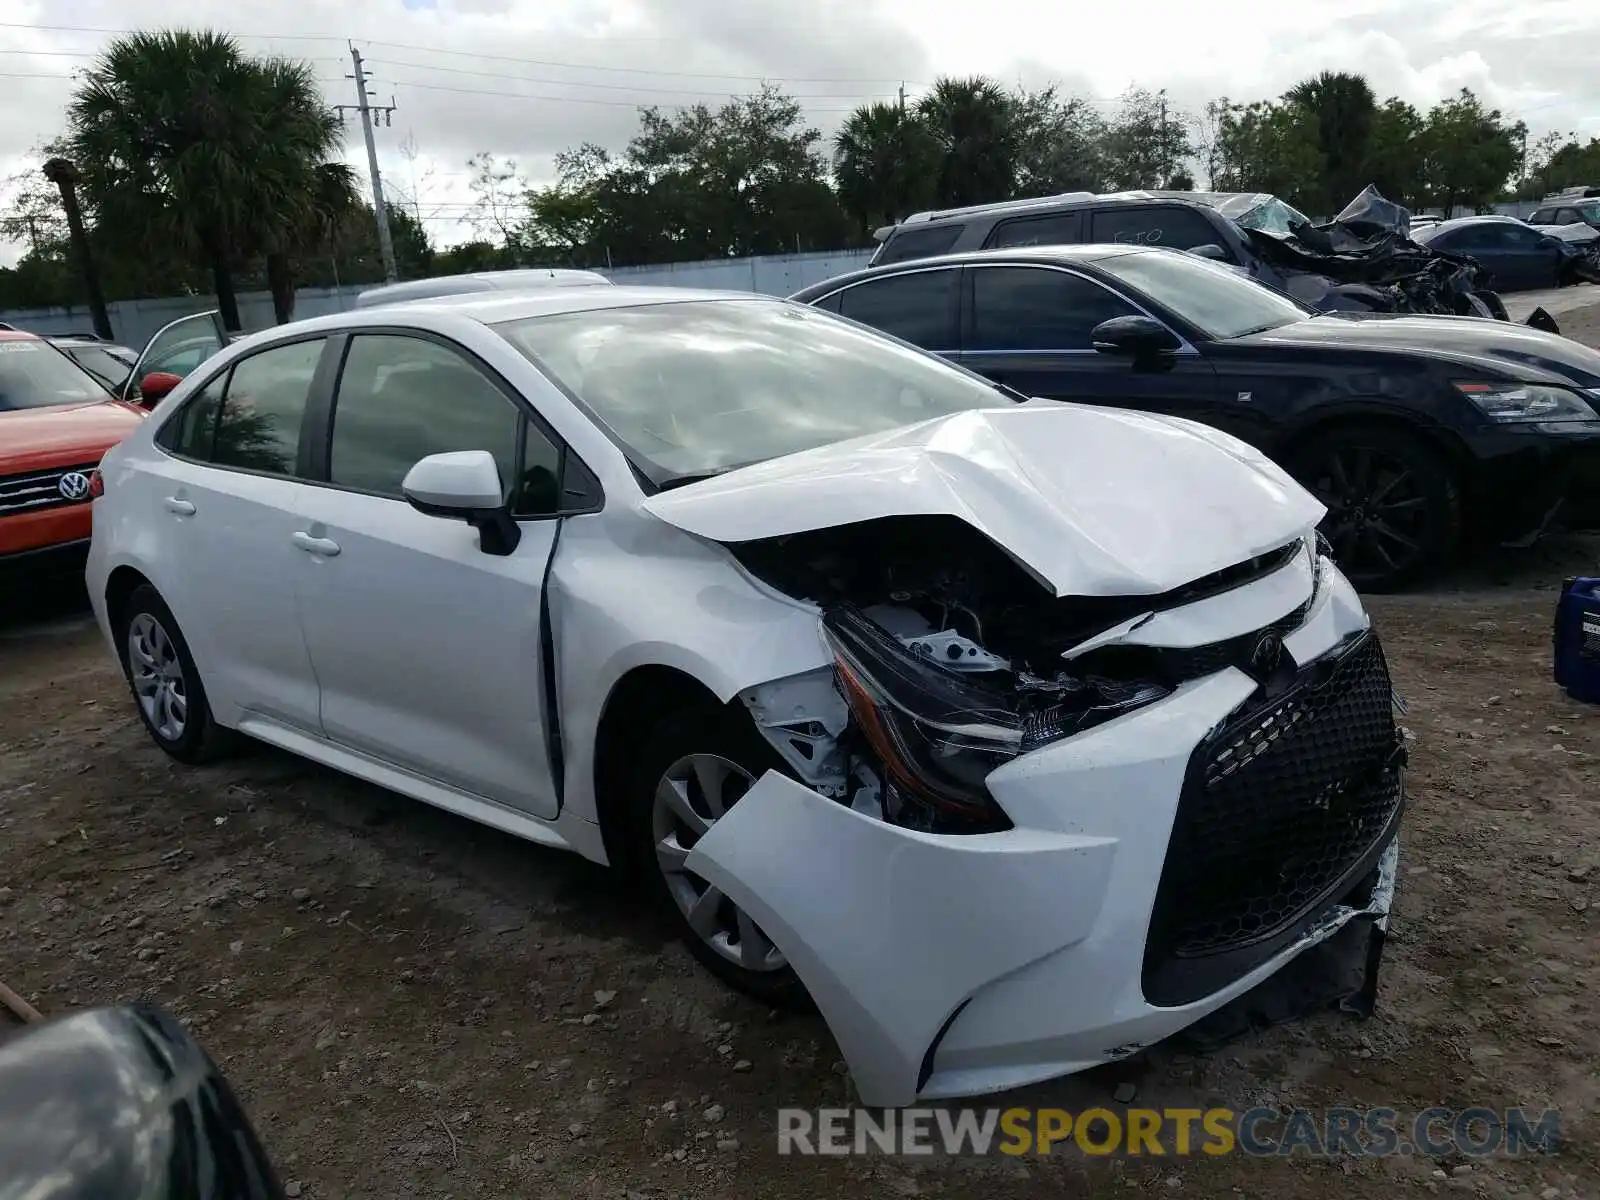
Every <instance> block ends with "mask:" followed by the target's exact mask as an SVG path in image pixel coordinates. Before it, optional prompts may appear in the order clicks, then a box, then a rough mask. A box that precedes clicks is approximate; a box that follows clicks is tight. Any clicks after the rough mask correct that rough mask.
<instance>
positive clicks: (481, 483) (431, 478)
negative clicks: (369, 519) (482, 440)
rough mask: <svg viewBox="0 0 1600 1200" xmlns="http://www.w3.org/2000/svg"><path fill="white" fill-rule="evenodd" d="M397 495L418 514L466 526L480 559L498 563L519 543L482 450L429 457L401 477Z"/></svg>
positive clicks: (494, 472)
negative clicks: (490, 556)
mask: <svg viewBox="0 0 1600 1200" xmlns="http://www.w3.org/2000/svg"><path fill="white" fill-rule="evenodd" d="M400 490H401V491H402V492H404V493H405V497H406V500H407V502H408V503H409V504H410V505H411V507H412V508H414V509H416V510H417V511H418V512H420V513H426V514H427V515H428V516H430V517H446V518H450V519H454V520H457V521H465V522H466V523H467V524H468V525H471V526H472V527H473V528H474V529H476V530H477V531H478V545H479V546H480V547H481V548H482V549H483V552H484V553H485V554H494V555H499V556H502V557H503V556H505V555H507V554H510V553H511V552H512V551H513V550H515V549H516V548H517V543H518V542H519V541H521V540H522V530H521V528H520V527H519V526H518V525H517V523H516V522H515V521H513V520H512V519H511V509H510V507H509V506H508V505H507V504H506V498H505V497H506V493H505V487H504V485H503V484H502V483H501V482H500V468H499V467H498V466H496V465H495V461H494V455H492V454H490V453H489V452H488V451H487V450H454V451H451V452H450V453H448V454H430V455H428V457H427V458H424V459H422V460H420V461H419V462H417V464H416V465H415V466H413V467H412V468H411V469H410V470H409V471H407V472H406V477H405V479H403V480H402V481H401V483H400Z"/></svg>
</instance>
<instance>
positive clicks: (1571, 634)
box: [1556, 576, 1600, 704]
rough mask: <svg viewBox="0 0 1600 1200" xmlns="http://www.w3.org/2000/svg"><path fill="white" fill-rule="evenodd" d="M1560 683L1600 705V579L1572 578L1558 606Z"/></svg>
mask: <svg viewBox="0 0 1600 1200" xmlns="http://www.w3.org/2000/svg"><path fill="white" fill-rule="evenodd" d="M1556 683H1557V684H1558V685H1559V686H1560V687H1561V688H1563V689H1564V690H1565V691H1566V693H1567V695H1569V696H1571V697H1572V698H1573V699H1574V700H1582V701H1584V702H1585V703H1587V704H1600V578H1594V577H1590V576H1585V577H1583V578H1579V579H1569V580H1567V581H1566V584H1565V585H1564V586H1563V588H1562V591H1561V602H1560V603H1559V604H1557V605H1556Z"/></svg>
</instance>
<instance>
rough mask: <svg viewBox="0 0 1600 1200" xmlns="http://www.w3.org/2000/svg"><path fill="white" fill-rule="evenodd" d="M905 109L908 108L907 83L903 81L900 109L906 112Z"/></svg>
mask: <svg viewBox="0 0 1600 1200" xmlns="http://www.w3.org/2000/svg"><path fill="white" fill-rule="evenodd" d="M905 110H906V85H905V84H903V83H902V84H901V85H900V111H901V112H905Z"/></svg>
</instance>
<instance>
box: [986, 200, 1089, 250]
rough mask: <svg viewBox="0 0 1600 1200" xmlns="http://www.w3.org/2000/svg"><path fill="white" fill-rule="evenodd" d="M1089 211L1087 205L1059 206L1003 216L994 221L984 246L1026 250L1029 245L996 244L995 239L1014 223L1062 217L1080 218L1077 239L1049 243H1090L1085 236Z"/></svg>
mask: <svg viewBox="0 0 1600 1200" xmlns="http://www.w3.org/2000/svg"><path fill="white" fill-rule="evenodd" d="M1089 212H1090V210H1089V209H1088V208H1086V207H1078V208H1058V209H1056V210H1055V211H1053V212H1042V213H1027V214H1023V215H1019V216H1014V217H1002V218H1001V219H999V220H998V221H996V222H995V223H994V225H993V226H992V227H991V228H990V230H989V233H988V236H986V237H985V238H984V239H983V248H984V249H985V250H1026V249H1028V247H1027V246H1020V245H1017V244H1015V243H1012V244H1011V245H1007V246H999V245H996V244H995V239H996V238H997V237H999V236H1000V233H1001V231H1002V230H1004V229H1009V228H1010V227H1011V226H1013V225H1034V224H1037V223H1038V222H1040V221H1059V220H1060V219H1061V218H1062V217H1077V218H1078V239H1077V241H1073V242H1053V243H1048V244H1050V245H1060V246H1082V245H1086V244H1088V238H1087V237H1085V236H1084V234H1085V232H1086V231H1087V230H1088V228H1089Z"/></svg>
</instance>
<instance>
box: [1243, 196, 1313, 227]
mask: <svg viewBox="0 0 1600 1200" xmlns="http://www.w3.org/2000/svg"><path fill="white" fill-rule="evenodd" d="M1224 211H1226V210H1224ZM1229 215H1232V214H1229ZM1233 219H1234V221H1235V222H1237V223H1238V224H1240V225H1242V226H1244V227H1245V228H1246V229H1258V230H1260V231H1261V232H1262V233H1278V234H1289V233H1293V232H1294V227H1295V226H1296V225H1309V224H1311V222H1310V221H1309V220H1308V219H1307V218H1306V215H1305V214H1304V213H1302V212H1301V211H1300V210H1299V209H1297V208H1293V207H1291V206H1290V205H1287V204H1285V203H1284V202H1283V201H1282V200H1279V199H1278V198H1277V197H1276V196H1268V197H1267V198H1266V199H1265V200H1263V201H1262V202H1261V203H1260V204H1257V205H1256V206H1255V207H1254V208H1252V209H1251V210H1250V211H1249V212H1247V213H1244V214H1242V215H1240V216H1236V217H1234V218H1233Z"/></svg>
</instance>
